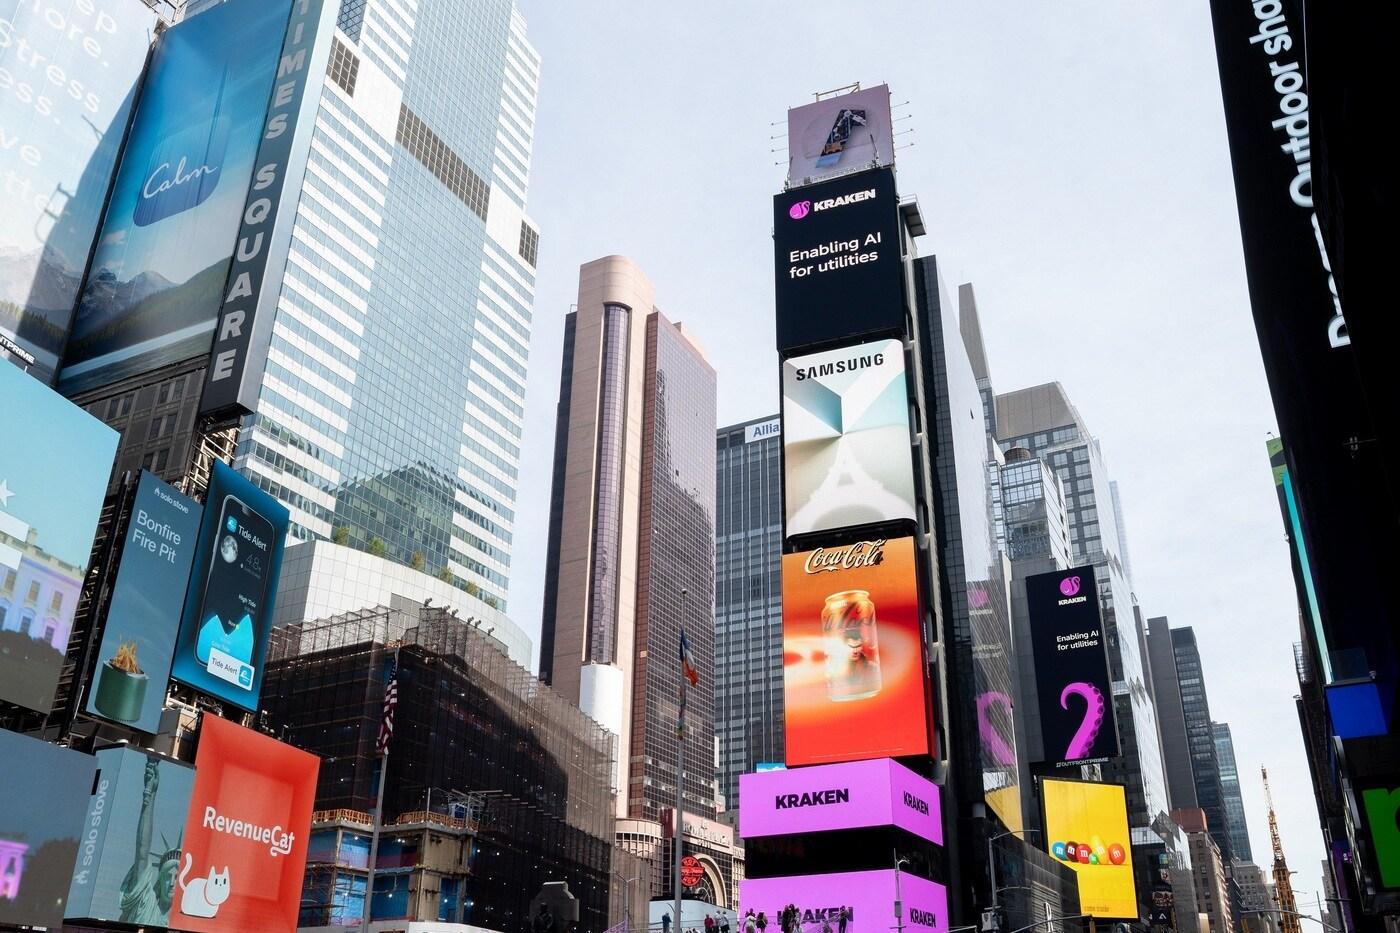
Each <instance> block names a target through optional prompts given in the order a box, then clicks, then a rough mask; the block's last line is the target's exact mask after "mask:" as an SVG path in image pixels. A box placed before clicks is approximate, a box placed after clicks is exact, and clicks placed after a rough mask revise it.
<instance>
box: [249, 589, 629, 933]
mask: <svg viewBox="0 0 1400 933" xmlns="http://www.w3.org/2000/svg"><path fill="white" fill-rule="evenodd" d="M400 633H401V634H400ZM397 637H401V638H402V647H401V648H400V649H399V650H398V652H397V655H398V689H399V702H398V710H397V713H396V715H395V730H394V738H393V743H392V745H391V747H390V754H389V758H388V761H389V772H388V775H387V780H386V783H385V795H384V815H385V819H386V821H391V822H392V821H393V820H395V819H397V818H399V817H400V816H402V815H403V814H409V813H416V812H419V811H428V810H436V809H438V808H437V807H435V806H434V804H435V803H438V804H440V803H443V802H445V801H446V800H447V799H449V798H450V797H452V796H453V795H454V794H455V795H458V796H461V795H471V796H474V797H476V798H479V799H480V800H481V801H483V802H484V807H482V808H481V810H480V818H479V820H478V821H476V823H475V828H476V846H475V850H474V852H473V853H472V855H471V859H470V865H469V866H467V868H468V869H469V871H468V872H467V873H466V876H465V890H464V891H463V892H462V896H463V898H464V903H463V907H462V912H461V916H462V918H463V921H464V922H466V923H470V924H473V925H475V926H480V927H485V928H488V929H494V930H513V929H524V928H525V927H526V926H527V925H528V907H529V900H530V898H531V897H533V896H534V895H535V893H536V892H538V891H539V889H540V886H541V885H542V884H543V883H544V882H546V881H561V880H562V881H567V882H568V885H569V890H570V892H571V893H573V894H574V896H575V897H577V898H578V899H579V901H580V929H581V930H589V931H598V930H602V929H604V928H605V927H606V926H607V925H608V924H607V906H608V904H607V901H608V885H609V870H610V861H609V852H610V849H611V845H612V807H611V794H610V780H609V778H610V775H611V767H612V758H613V755H614V754H615V752H616V749H615V744H616V739H615V738H614V737H613V736H612V735H611V734H609V733H608V732H607V731H606V730H604V729H603V728H602V727H601V726H599V725H598V724H597V723H596V722H594V721H593V720H591V719H590V718H588V717H587V716H585V715H584V714H583V713H582V712H581V711H580V710H579V709H578V708H577V707H576V706H574V705H573V704H571V703H569V702H568V701H566V700H564V699H563V698H562V697H560V696H558V695H557V694H556V693H554V692H553V691H552V690H550V689H549V688H548V687H545V686H543V685H541V684H540V683H539V681H538V680H537V679H536V678H535V677H534V676H533V675H532V674H531V673H530V671H529V670H527V669H526V668H524V667H521V666H520V665H519V664H516V663H515V662H513V661H511V660H510V659H509V658H508V657H507V656H506V655H505V654H504V653H503V652H502V651H501V650H500V648H499V646H498V645H496V644H495V643H494V642H493V640H492V639H490V638H489V637H488V636H486V635H485V634H484V633H482V632H481V631H479V630H477V629H475V628H473V627H472V626H470V625H468V624H467V623H466V622H465V621H462V620H459V619H455V618H451V617H450V616H449V614H448V613H444V612H442V611H440V610H437V609H425V610H422V611H421V612H419V613H417V614H416V617H412V618H404V617H403V614H401V613H397V612H395V611H392V610H386V609H378V610H370V611H367V612H364V613H359V614H355V615H354V616H344V617H337V618H333V619H329V620H322V621H318V622H307V623H299V624H296V625H291V626H285V627H283V628H280V629H277V630H276V631H275V632H274V635H273V642H272V646H271V649H270V651H269V663H268V672H267V687H266V689H265V693H264V697H265V700H264V702H265V705H266V707H267V710H266V715H267V722H268V725H269V727H270V728H271V729H272V730H273V731H274V732H276V733H277V734H280V735H281V736H283V737H284V738H285V739H286V741H289V742H291V743H292V744H294V745H296V746H298V747H300V748H304V749H307V750H308V751H311V752H314V753H316V754H318V755H321V756H322V759H323V762H322V768H321V772H320V778H319V783H318V785H317V795H316V808H317V810H318V811H334V810H347V811H354V812H358V813H362V814H363V813H367V812H368V811H370V810H372V809H373V806H374V799H375V790H376V787H377V781H378V769H379V767H380V763H381V761H382V759H380V758H378V757H377V756H375V754H374V746H375V739H376V736H377V734H378V730H379V721H380V711H381V709H382V705H383V702H384V688H385V685H386V683H387V681H388V678H389V672H390V668H391V666H392V665H393V663H394V657H395V651H394V650H393V649H392V648H387V647H386V644H388V643H390V642H391V641H392V640H394V639H395V638H397ZM379 864H380V866H381V867H384V868H390V869H395V870H402V872H403V873H407V872H410V871H411V870H412V869H414V868H415V867H416V866H417V865H418V864H419V863H418V861H417V860H416V858H415V855H414V853H412V852H402V851H396V850H395V849H393V847H392V846H391V847H390V848H388V849H385V850H382V851H381V859H380V863H379ZM324 876H325V872H324V871H322V873H321V875H318V876H317V877H324ZM311 880H313V881H314V880H315V879H311ZM334 883H337V884H341V882H339V881H335V882H334ZM380 883H381V881H380V878H379V877H378V876H376V882H375V887H376V892H378V890H379V887H380ZM385 883H386V884H387V885H388V887H386V888H385V891H386V893H385V895H384V897H386V898H389V897H390V894H389V893H387V892H392V891H394V890H396V889H395V888H394V886H393V885H394V884H395V882H393V881H392V879H391V880H389V881H386V882H385ZM341 886H342V887H345V888H346V889H347V896H353V893H354V891H353V885H352V884H350V883H349V882H345V883H343V884H341ZM321 893H323V894H326V897H322V896H321V894H317V895H316V897H315V903H317V904H324V903H325V902H326V900H327V898H330V893H329V892H321ZM359 896H360V897H361V898H363V892H361V893H360V895H359ZM380 897H381V896H380V894H379V893H376V898H375V901H376V905H378V904H379V902H380ZM404 897H405V899H407V897H408V891H407V888H405V894H404ZM331 901H332V903H333V898H331ZM393 903H396V902H394V901H393V900H392V898H390V901H389V902H388V906H385V907H384V910H385V911H387V912H388V913H387V914H386V918H388V917H398V918H402V917H403V915H402V914H396V913H394V910H395V909H396V908H395V907H393V906H392V905H393ZM405 903H407V900H405ZM341 909H342V910H343V908H341ZM408 919H421V920H436V919H438V916H437V915H436V914H434V915H433V916H431V917H415V918H408Z"/></svg>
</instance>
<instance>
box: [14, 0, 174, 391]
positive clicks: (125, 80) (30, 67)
mask: <svg viewBox="0 0 1400 933" xmlns="http://www.w3.org/2000/svg"><path fill="white" fill-rule="evenodd" d="M155 25H156V16H155V14H154V13H153V12H151V10H150V9H149V8H148V7H147V6H146V5H145V4H143V3H141V2H140V0H92V2H84V3H76V4H73V3H70V4H66V5H64V7H63V9H62V11H61V12H60V10H59V8H58V7H57V6H51V5H49V4H38V3H9V4H5V6H4V8H3V9H0V179H3V190H4V195H5V211H4V214H3V216H0V358H5V357H8V358H10V359H11V360H12V361H14V362H15V363H17V364H18V365H19V366H20V367H21V368H23V369H28V371H29V374H30V375H31V376H35V377H37V378H39V379H40V380H41V381H43V382H44V383H46V384H47V383H51V382H52V381H53V378H54V374H55V373H56V372H57V370H58V360H59V356H60V355H61V354H62V353H63V341H64V338H65V337H66V336H67V335H68V326H69V324H70V322H71V321H72V317H73V306H74V305H75V304H76V303H77V300H78V289H79V288H80V287H81V283H82V278H83V270H84V268H85V267H86V266H87V260H88V254H89V253H91V252H92V241H93V239H94V238H95V237H96V236H97V224H98V221H100V220H101V219H102V205H103V203H104V201H105V200H106V198H107V192H108V190H109V189H110V188H111V186H112V174H113V172H114V171H115V170H116V167H117V155H118V150H119V149H120V147H121V143H122V137H123V136H124V135H125V133H126V127H127V124H128V123H129V122H130V120H131V106H132V103H133V101H134V100H135V97H136V88H137V84H138V82H139V81H140V79H141V71H142V69H144V68H145V66H146V55H147V53H148V51H149V50H150V45H151V39H152V37H153V36H154V33H155ZM9 49H14V50H17V51H16V52H8V51H6V50H9Z"/></svg>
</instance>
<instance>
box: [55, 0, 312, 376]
mask: <svg viewBox="0 0 1400 933" xmlns="http://www.w3.org/2000/svg"><path fill="white" fill-rule="evenodd" d="M290 9H291V4H290V0H230V2H228V3H221V4H218V5H215V6H213V7H211V8H210V9H208V10H205V11H204V12H201V13H200V14H199V15H197V16H192V17H190V18H188V19H186V20H185V21H184V22H182V23H180V24H179V25H178V26H175V27H173V28H171V29H169V30H167V31H166V32H165V33H164V34H163V35H162V36H161V38H160V41H159V42H157V43H156V48H155V51H154V52H153V53H152V55H151V65H150V69H149V72H148V74H147V77H146V81H145V84H144V85H143V87H142V92H141V101H140V103H139V104H138V105H137V108H136V116H135V118H134V119H133V120H132V125H131V134H130V136H129V137H128V140H127V144H126V148H125V150H124V152H123V154H122V161H121V167H120V168H119V169H118V170H117V180H116V182H115V184H114V185H113V188H112V197H111V201H110V203H109V204H108V207H107V213H106V215H105V217H104V218H103V222H102V232H101V235H100V237H99V239H98V243H97V249H96V252H95V253H94V254H93V259H92V268H91V271H90V272H89V274H88V279H87V282H86V285H85V286H84V289H83V293H82V297H81V299H80V301H79V303H78V311H77V314H76V315H75V317H74V320H73V331H72V336H71V337H70V339H69V343H68V347H67V350H66V351H65V353H64V364H63V370H62V372H61V373H60V375H59V384H60V386H61V387H62V388H63V391H64V392H65V393H68V394H72V393H74V392H79V391H83V390H86V389H89V388H92V387H95V386H100V385H105V384H107V383H110V382H113V381H115V380H117V379H121V378H125V377H127V376H131V375H134V374H137V373H141V372H146V371H149V370H151V369H154V368H156V367H157V366H160V365H163V364H166V363H175V362H179V361H181V360H187V359H190V358H192V357H196V356H201V355H204V354H207V353H208V352H209V349H210V347H211V346H212V344H213V339H214V319H215V316H216V315H217V314H218V310H219V305H220V303H221V301H222V297H223V290H224V284H225V281H226V280H227V277H228V268H229V262H230V261H231V259H232V257H233V247H234V240H235V238H236V237H237V235H238V226H239V218H240V215H241V214H242V213H243V208H244V198H245V196H246V195H247V193H248V184H249V180H250V179H251V178H252V174H253V161H254V157H255V155H256V154H257V149H258V143H259V141H260V139H261V137H262V133H263V123H264V118H265V116H266V114H267V109H268V102H269V99H270V95H271V91H272V80H273V77H274V75H275V74H276V72H277V61H278V53H279V52H280V51H281V48H282V38H283V36H284V34H285V33H286V30H287V17H288V13H289V11H290Z"/></svg>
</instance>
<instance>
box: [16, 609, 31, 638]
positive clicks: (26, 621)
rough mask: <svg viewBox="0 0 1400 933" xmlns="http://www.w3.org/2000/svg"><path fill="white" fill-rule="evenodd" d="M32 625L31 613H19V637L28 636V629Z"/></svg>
mask: <svg viewBox="0 0 1400 933" xmlns="http://www.w3.org/2000/svg"><path fill="white" fill-rule="evenodd" d="M33 625H34V613H32V612H21V613H20V614H19V633H20V634H21V635H28V634H29V629H30V628H31V627H32V626H33Z"/></svg>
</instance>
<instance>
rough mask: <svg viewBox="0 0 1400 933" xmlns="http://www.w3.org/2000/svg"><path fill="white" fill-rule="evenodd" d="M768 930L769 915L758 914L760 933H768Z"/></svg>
mask: <svg viewBox="0 0 1400 933" xmlns="http://www.w3.org/2000/svg"><path fill="white" fill-rule="evenodd" d="M767 929H768V915H767V914H765V913H764V912H763V911H761V910H760V911H759V912H758V933H766V931H767Z"/></svg>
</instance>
